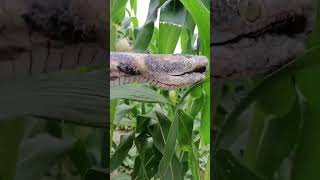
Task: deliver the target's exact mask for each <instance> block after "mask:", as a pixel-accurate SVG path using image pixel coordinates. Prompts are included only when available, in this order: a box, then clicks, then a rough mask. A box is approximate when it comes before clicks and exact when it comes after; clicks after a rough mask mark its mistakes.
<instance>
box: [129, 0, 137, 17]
mask: <svg viewBox="0 0 320 180" xmlns="http://www.w3.org/2000/svg"><path fill="white" fill-rule="evenodd" d="M130 7H131V9H132V10H133V12H134V14H137V0H130Z"/></svg>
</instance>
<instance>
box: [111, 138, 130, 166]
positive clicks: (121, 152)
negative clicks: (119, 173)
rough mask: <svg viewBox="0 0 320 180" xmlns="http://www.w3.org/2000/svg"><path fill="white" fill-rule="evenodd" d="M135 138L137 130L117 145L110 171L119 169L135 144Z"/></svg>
mask: <svg viewBox="0 0 320 180" xmlns="http://www.w3.org/2000/svg"><path fill="white" fill-rule="evenodd" d="M134 138H135V132H132V133H130V134H129V135H128V136H127V137H125V138H124V139H123V140H122V141H121V142H120V144H119V146H118V147H117V149H116V151H115V152H114V154H113V156H112V157H111V161H110V171H111V172H112V171H114V170H115V169H117V168H118V167H119V166H120V165H121V164H122V162H123V160H124V159H125V157H126V156H127V154H128V152H129V150H130V149H131V147H132V145H133V141H134Z"/></svg>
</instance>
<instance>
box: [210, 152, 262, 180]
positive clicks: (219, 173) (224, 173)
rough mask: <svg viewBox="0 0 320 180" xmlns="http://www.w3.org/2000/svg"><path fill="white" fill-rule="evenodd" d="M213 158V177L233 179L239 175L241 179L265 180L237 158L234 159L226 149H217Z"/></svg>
mask: <svg viewBox="0 0 320 180" xmlns="http://www.w3.org/2000/svg"><path fill="white" fill-rule="evenodd" d="M215 158H216V160H215V161H214V166H215V171H214V173H215V179H219V180H233V179H238V178H239V177H241V179H246V180H266V179H264V178H262V177H260V176H259V175H257V173H255V172H254V171H252V170H250V169H249V168H248V167H246V166H245V165H243V164H242V163H241V162H240V161H239V160H238V159H236V158H235V157H234V156H233V155H232V154H231V153H230V152H228V151H226V150H218V151H217V153H216V155H215Z"/></svg>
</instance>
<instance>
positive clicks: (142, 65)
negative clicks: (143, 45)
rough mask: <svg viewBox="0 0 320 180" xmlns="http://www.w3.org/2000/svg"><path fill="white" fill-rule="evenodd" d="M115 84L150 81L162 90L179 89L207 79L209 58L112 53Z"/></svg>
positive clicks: (112, 78)
mask: <svg viewBox="0 0 320 180" xmlns="http://www.w3.org/2000/svg"><path fill="white" fill-rule="evenodd" d="M110 60H111V62H110V72H111V73H110V77H111V82H110V83H111V86H112V85H122V84H127V83H133V82H140V83H150V84H152V85H153V86H156V87H158V88H161V89H176V88H181V87H184V86H187V85H192V84H195V83H197V82H199V81H201V80H203V79H204V78H205V73H206V71H207V66H208V61H207V58H206V57H204V56H189V55H160V54H157V55H152V54H134V53H111V56H110Z"/></svg>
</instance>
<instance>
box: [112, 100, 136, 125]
mask: <svg viewBox="0 0 320 180" xmlns="http://www.w3.org/2000/svg"><path fill="white" fill-rule="evenodd" d="M133 108H134V106H129V105H127V104H120V105H119V106H118V107H117V112H116V116H115V120H114V122H113V123H114V124H119V122H120V121H121V120H122V118H124V117H125V116H126V115H127V114H128V113H129V112H130V111H131V110H132V109H133Z"/></svg>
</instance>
